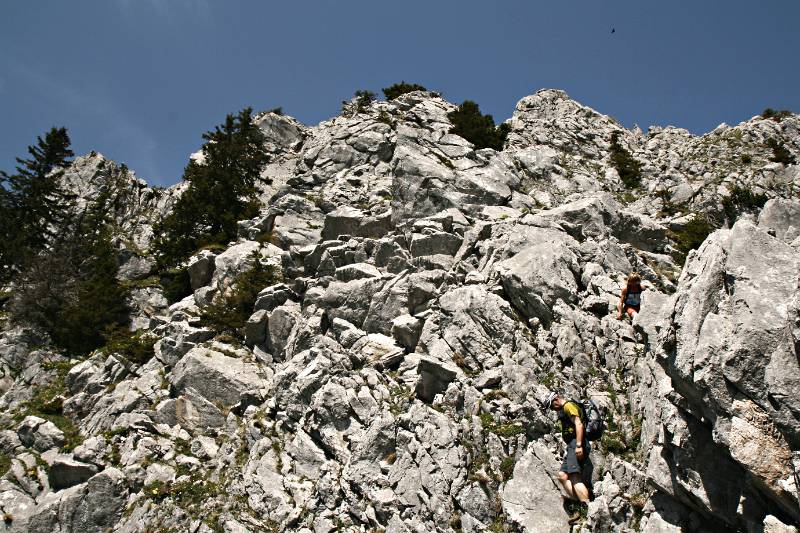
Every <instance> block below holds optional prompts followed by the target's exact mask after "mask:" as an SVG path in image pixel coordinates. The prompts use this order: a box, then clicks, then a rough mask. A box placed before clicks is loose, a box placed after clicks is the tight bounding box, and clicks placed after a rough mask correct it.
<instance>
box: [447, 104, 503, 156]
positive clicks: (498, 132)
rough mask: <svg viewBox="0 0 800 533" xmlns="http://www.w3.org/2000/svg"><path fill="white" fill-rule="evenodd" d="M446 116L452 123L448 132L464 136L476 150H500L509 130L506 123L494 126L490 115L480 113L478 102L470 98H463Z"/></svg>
mask: <svg viewBox="0 0 800 533" xmlns="http://www.w3.org/2000/svg"><path fill="white" fill-rule="evenodd" d="M447 118H449V119H450V122H452V123H453V127H452V128H451V129H450V133H454V134H456V135H458V136H460V137H463V138H465V139H466V140H468V141H469V142H471V143H472V144H473V145H475V149H476V150H480V149H481V148H493V149H495V150H502V149H503V145H504V144H505V142H506V138H507V137H508V134H509V132H510V131H511V126H510V125H508V124H500V125H499V126H495V124H494V118H493V117H492V115H484V114H482V113H481V110H480V107H478V104H476V103H475V102H473V101H471V100H464V102H463V103H462V104H461V105H460V106H458V109H456V110H455V111H451V112H450V113H448V114H447Z"/></svg>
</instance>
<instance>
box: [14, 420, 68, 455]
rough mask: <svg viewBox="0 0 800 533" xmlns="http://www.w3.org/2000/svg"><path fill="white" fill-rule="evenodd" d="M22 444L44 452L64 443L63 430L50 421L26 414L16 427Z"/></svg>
mask: <svg viewBox="0 0 800 533" xmlns="http://www.w3.org/2000/svg"><path fill="white" fill-rule="evenodd" d="M17 435H18V436H19V440H20V442H21V443H22V444H23V446H26V447H28V448H33V449H35V450H37V451H40V452H44V451H46V450H49V449H51V448H56V447H59V446H62V445H63V444H64V432H63V431H61V430H60V429H58V428H57V427H56V425H55V424H53V423H52V422H50V421H48V420H45V419H43V418H39V417H37V416H26V417H25V419H24V420H23V421H22V422H21V423H20V425H19V426H18V427H17Z"/></svg>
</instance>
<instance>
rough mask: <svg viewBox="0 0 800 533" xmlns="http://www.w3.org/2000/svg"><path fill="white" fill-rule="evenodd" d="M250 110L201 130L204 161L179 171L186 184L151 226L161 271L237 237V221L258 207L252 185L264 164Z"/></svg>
mask: <svg viewBox="0 0 800 533" xmlns="http://www.w3.org/2000/svg"><path fill="white" fill-rule="evenodd" d="M251 113H252V110H251V109H250V108H247V109H244V110H243V111H241V112H240V113H239V114H238V115H237V116H235V117H234V116H233V115H228V116H227V117H226V118H225V123H224V124H222V125H221V126H217V127H216V128H215V129H214V131H212V132H208V133H205V134H203V139H205V141H206V143H205V144H204V145H203V156H204V158H205V161H204V163H203V164H199V163H196V162H195V161H190V162H189V164H188V165H187V166H186V169H185V170H184V173H183V180H184V181H186V182H188V184H189V187H188V188H187V189H186V191H185V192H184V193H183V195H182V196H181V197H180V199H179V200H178V201H177V202H176V204H175V207H174V208H173V210H172V212H171V213H170V214H169V215H168V216H167V217H166V218H165V219H164V220H162V221H161V222H160V223H159V224H157V225H156V227H155V228H154V232H155V240H154V250H155V254H156V258H157V260H158V264H159V267H160V269H165V268H170V267H175V266H177V265H178V264H180V262H181V261H183V260H184V259H186V258H188V257H189V256H190V255H191V254H192V253H194V252H195V251H197V250H198V249H199V248H201V247H203V246H205V245H208V244H226V243H228V242H230V241H231V240H234V239H235V238H236V231H237V227H236V223H237V221H239V220H244V219H247V218H251V217H253V216H255V214H256V213H257V210H258V206H257V200H256V198H257V192H258V191H257V189H256V183H257V181H258V180H259V179H260V173H261V168H262V167H263V166H264V165H265V164H266V163H267V161H268V155H267V152H266V150H265V148H264V142H265V138H264V134H263V133H262V132H261V130H260V129H259V128H258V126H256V125H254V124H253V121H252V117H251Z"/></svg>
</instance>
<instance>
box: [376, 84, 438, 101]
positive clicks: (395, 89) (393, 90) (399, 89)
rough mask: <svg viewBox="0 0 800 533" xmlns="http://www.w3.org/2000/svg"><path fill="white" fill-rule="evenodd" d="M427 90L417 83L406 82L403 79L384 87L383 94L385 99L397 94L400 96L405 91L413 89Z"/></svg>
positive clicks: (395, 96)
mask: <svg viewBox="0 0 800 533" xmlns="http://www.w3.org/2000/svg"><path fill="white" fill-rule="evenodd" d="M427 90H428V89H426V88H425V87H423V86H422V85H419V84H417V83H406V82H405V81H401V82H400V83H395V84H394V85H392V86H390V87H386V88H384V89H383V95H384V96H385V97H386V99H387V100H394V99H395V98H397V97H398V96H402V95H404V94H406V93H410V92H414V91H427Z"/></svg>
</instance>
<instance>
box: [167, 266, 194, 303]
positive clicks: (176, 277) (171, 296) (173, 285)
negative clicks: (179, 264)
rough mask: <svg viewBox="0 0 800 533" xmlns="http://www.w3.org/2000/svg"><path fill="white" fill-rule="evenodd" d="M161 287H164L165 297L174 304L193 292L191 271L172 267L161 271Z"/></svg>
mask: <svg viewBox="0 0 800 533" xmlns="http://www.w3.org/2000/svg"><path fill="white" fill-rule="evenodd" d="M161 287H162V288H163V289H164V298H166V299H167V302H169V303H170V304H174V303H175V302H179V301H181V300H183V299H184V298H186V297H187V296H189V295H190V294H192V284H191V283H190V280H189V271H188V270H187V269H185V268H172V269H170V270H165V271H164V272H162V273H161Z"/></svg>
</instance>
